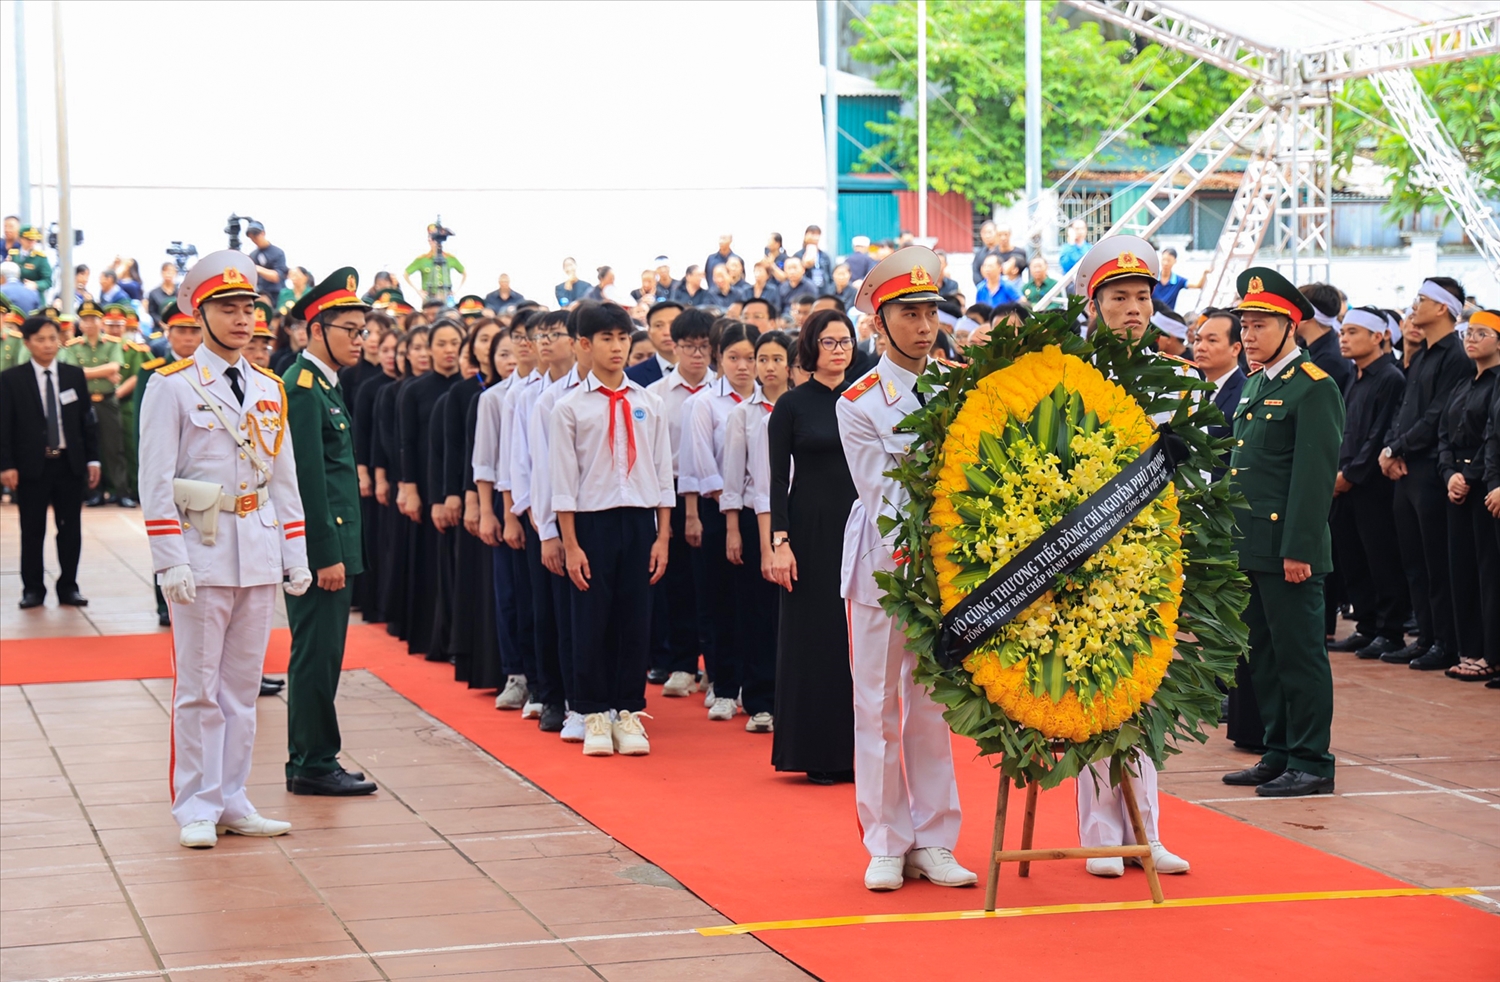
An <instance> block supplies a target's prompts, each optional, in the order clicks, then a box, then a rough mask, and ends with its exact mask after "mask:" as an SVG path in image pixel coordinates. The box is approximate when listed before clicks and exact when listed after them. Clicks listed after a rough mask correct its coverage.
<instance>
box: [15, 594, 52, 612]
mask: <svg viewBox="0 0 1500 982" xmlns="http://www.w3.org/2000/svg"><path fill="white" fill-rule="evenodd" d="M46 602H47V591H46V590H27V591H26V592H25V593H22V594H21V603H20V605H19V606H20V608H21V609H22V610H30V609H31V608H32V607H40V606H41V605H42V604H44V603H46Z"/></svg>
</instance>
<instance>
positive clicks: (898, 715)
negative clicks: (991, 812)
mask: <svg viewBox="0 0 1500 982" xmlns="http://www.w3.org/2000/svg"><path fill="white" fill-rule="evenodd" d="M848 612H849V643H850V668H851V671H852V673H853V675H854V797H855V801H856V806H857V808H858V814H859V826H860V828H861V829H862V830H863V835H864V843H865V848H866V849H868V850H869V852H870V855H871V856H904V855H905V854H906V853H907V852H909V851H910V850H912V849H916V848H925V847H928V846H944V847H946V848H948V849H952V848H954V847H955V846H956V845H958V829H959V825H960V824H961V822H962V820H963V815H962V813H961V811H960V810H959V804H958V783H957V781H956V780H955V779H954V776H953V743H952V737H951V735H950V734H949V732H948V724H947V723H946V722H944V721H943V711H942V707H940V706H939V705H938V704H937V703H935V702H933V701H932V698H931V697H930V696H929V695H928V693H927V690H926V689H925V688H923V687H922V686H920V685H918V684H916V683H915V682H913V681H912V669H913V668H914V667H915V665H916V655H914V654H912V653H911V652H910V651H908V650H907V648H906V635H905V634H903V633H901V628H900V627H899V626H898V625H897V624H896V622H895V621H893V620H892V619H891V618H890V616H889V615H887V614H886V612H885V611H884V610H882V609H880V608H879V607H871V606H868V605H866V604H862V603H857V602H855V601H852V600H851V601H848ZM903 765H904V766H903Z"/></svg>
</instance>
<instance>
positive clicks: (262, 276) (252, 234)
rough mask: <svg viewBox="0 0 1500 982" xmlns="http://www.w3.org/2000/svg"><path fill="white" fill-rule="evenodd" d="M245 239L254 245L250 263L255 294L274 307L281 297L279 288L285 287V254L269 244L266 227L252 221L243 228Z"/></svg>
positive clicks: (279, 248) (278, 247) (277, 247)
mask: <svg viewBox="0 0 1500 982" xmlns="http://www.w3.org/2000/svg"><path fill="white" fill-rule="evenodd" d="M245 237H246V238H248V239H249V240H250V241H251V242H254V243H255V251H254V252H252V253H250V261H251V262H253V263H255V273H256V279H255V292H256V293H259V294H260V295H261V296H263V297H265V298H266V302H267V303H270V304H272V305H274V304H275V303H276V298H277V297H279V296H280V295H281V288H282V287H284V286H286V280H287V265H286V253H285V252H283V251H282V250H281V247H280V246H276V245H272V244H271V240H270V239H269V238H267V237H266V227H265V226H264V225H262V224H261V223H260V222H257V221H255V220H254V219H251V220H250V224H249V225H247V226H245Z"/></svg>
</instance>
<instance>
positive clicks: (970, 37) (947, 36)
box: [851, 0, 1244, 203]
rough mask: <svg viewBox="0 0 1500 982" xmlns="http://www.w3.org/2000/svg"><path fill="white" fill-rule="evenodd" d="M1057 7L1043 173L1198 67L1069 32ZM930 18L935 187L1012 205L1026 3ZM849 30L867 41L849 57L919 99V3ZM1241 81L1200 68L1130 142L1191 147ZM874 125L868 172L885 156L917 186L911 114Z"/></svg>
mask: <svg viewBox="0 0 1500 982" xmlns="http://www.w3.org/2000/svg"><path fill="white" fill-rule="evenodd" d="M1055 7H1057V4H1055V3H1051V2H1048V3H1044V4H1043V5H1042V11H1043V13H1042V65H1043V68H1042V124H1043V129H1042V166H1043V168H1044V169H1045V170H1052V169H1054V168H1056V167H1057V166H1058V165H1059V164H1060V163H1061V162H1063V161H1072V160H1078V159H1080V158H1082V157H1083V156H1084V155H1086V154H1087V153H1088V152H1089V151H1091V150H1093V149H1094V147H1095V146H1096V145H1097V144H1098V142H1099V140H1100V138H1101V137H1102V136H1103V135H1104V134H1106V133H1108V132H1109V131H1110V130H1111V129H1112V128H1114V127H1116V126H1118V125H1120V124H1121V123H1123V122H1124V121H1125V120H1127V119H1129V118H1130V116H1131V115H1132V114H1133V113H1134V112H1135V111H1137V110H1138V109H1139V108H1140V107H1141V106H1143V105H1145V104H1146V102H1148V101H1149V100H1150V98H1151V97H1152V95H1154V94H1155V93H1156V92H1157V91H1159V90H1160V89H1162V88H1165V87H1166V86H1167V85H1168V84H1169V83H1170V82H1171V81H1172V80H1173V79H1174V78H1176V77H1177V75H1178V74H1179V73H1180V72H1182V71H1183V70H1184V69H1185V68H1186V67H1187V66H1188V65H1189V64H1191V59H1190V58H1189V57H1188V56H1186V55H1182V54H1180V53H1178V52H1173V51H1167V52H1163V51H1161V50H1160V49H1158V48H1157V47H1156V46H1154V45H1152V46H1149V47H1147V48H1145V49H1144V50H1142V51H1140V52H1137V51H1136V50H1135V48H1134V47H1132V46H1131V44H1130V43H1129V42H1127V41H1118V40H1109V39H1107V38H1105V37H1104V36H1103V35H1102V34H1101V33H1100V31H1099V25H1098V24H1095V23H1093V22H1088V21H1085V22H1081V23H1079V24H1078V25H1077V26H1073V25H1070V24H1069V23H1068V22H1067V21H1065V20H1063V19H1062V18H1061V17H1060V16H1055V15H1054V8H1055ZM1057 13H1061V11H1057ZM927 17H928V36H927V77H928V86H929V96H928V133H927V141H928V146H927V153H928V175H929V177H928V183H929V185H930V186H931V187H932V189H933V190H934V191H938V192H940V193H941V192H945V191H957V192H959V193H961V194H963V195H965V196H966V197H968V198H969V200H971V201H974V202H1000V203H1003V202H1008V201H1010V200H1012V199H1013V198H1014V197H1015V196H1016V195H1017V193H1019V192H1021V191H1022V190H1023V189H1024V188H1025V185H1026V164H1025V156H1026V53H1025V37H1026V28H1025V23H1024V6H1023V4H1021V3H1016V2H1010V0H978V2H973V3H936V4H931V5H929V6H928V13H927ZM853 28H854V30H855V32H856V33H857V34H858V35H859V36H860V38H861V40H860V41H859V42H858V43H857V44H856V45H855V46H854V48H853V50H852V51H851V54H852V55H853V57H854V58H855V59H856V60H857V61H861V62H864V63H866V64H872V65H875V66H877V68H878V70H879V74H878V76H877V79H878V81H879V82H880V83H881V84H882V85H884V86H886V87H888V88H892V89H899V90H900V91H901V92H902V94H903V95H904V96H905V97H906V98H907V99H908V100H910V99H914V98H915V97H916V59H917V54H916V51H917V44H916V5H915V4H914V3H910V2H903V3H895V4H880V5H877V6H875V7H874V8H872V9H871V11H870V13H869V15H868V18H867V20H866V21H859V20H856V21H855V22H854V24H853ZM1243 85H1244V83H1243V82H1240V81H1239V80H1237V79H1234V78H1232V77H1230V76H1228V75H1226V74H1225V73H1223V72H1221V71H1219V70H1218V69H1215V68H1211V67H1209V66H1199V67H1198V68H1197V69H1196V70H1194V71H1193V72H1192V74H1190V75H1189V76H1188V77H1187V78H1186V79H1184V80H1183V82H1182V83H1181V84H1179V85H1178V86H1177V87H1176V88H1174V89H1173V90H1172V91H1171V92H1170V93H1168V94H1167V95H1166V96H1165V97H1164V98H1163V99H1162V101H1161V102H1160V103H1158V104H1157V105H1156V106H1155V107H1153V109H1152V111H1151V112H1150V113H1148V114H1147V115H1146V116H1144V117H1143V118H1142V119H1141V120H1140V122H1139V123H1137V124H1136V126H1135V127H1134V128H1133V129H1132V131H1131V133H1130V134H1129V140H1128V142H1140V141H1141V140H1143V139H1147V138H1149V139H1151V140H1153V141H1155V142H1160V143H1167V144H1176V143H1183V142H1186V141H1187V140H1188V139H1190V138H1191V134H1193V133H1195V132H1197V131H1199V130H1202V129H1203V128H1204V127H1205V126H1206V125H1208V123H1210V122H1211V121H1212V120H1213V119H1214V118H1215V117H1216V116H1217V115H1218V114H1219V113H1220V112H1221V111H1222V110H1223V108H1224V107H1225V106H1227V105H1228V104H1229V102H1230V101H1232V100H1233V99H1234V97H1235V96H1236V95H1238V94H1239V91H1240V90H1241V89H1242V87H1243ZM943 100H946V102H947V104H948V105H947V106H945V105H944V102H943ZM950 106H951V109H950V108H949V107H950ZM869 125H870V129H871V131H872V132H873V133H874V134H875V136H876V137H877V138H878V142H876V143H875V144H874V145H872V146H871V147H870V149H869V151H868V152H867V153H866V155H865V161H866V165H867V166H875V164H876V161H879V160H884V161H886V162H888V163H890V164H891V165H892V166H893V167H895V168H896V169H897V170H898V171H900V172H901V174H902V176H903V177H905V178H906V179H907V180H908V181H909V182H910V183H911V184H912V185H913V186H915V184H916V181H915V179H914V178H915V174H916V160H917V125H916V119H915V116H914V115H903V116H893V117H892V118H891V119H890V121H888V122H886V123H872V124H869ZM855 136H856V138H858V137H859V136H860V134H855ZM1108 153H1109V152H1108V151H1105V157H1106V159H1107V156H1108Z"/></svg>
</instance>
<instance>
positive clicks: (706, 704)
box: [699, 682, 714, 709]
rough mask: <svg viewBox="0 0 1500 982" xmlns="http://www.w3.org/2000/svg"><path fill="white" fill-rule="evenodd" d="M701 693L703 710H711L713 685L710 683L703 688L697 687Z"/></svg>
mask: <svg viewBox="0 0 1500 982" xmlns="http://www.w3.org/2000/svg"><path fill="white" fill-rule="evenodd" d="M699 688H700V689H701V690H702V692H703V708H704V709H712V708H713V704H714V684H713V683H712V682H710V683H708V685H707V686H706V687H705V686H699Z"/></svg>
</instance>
